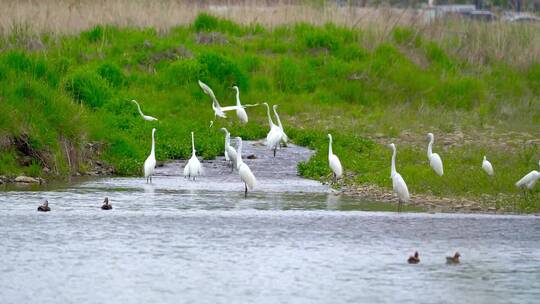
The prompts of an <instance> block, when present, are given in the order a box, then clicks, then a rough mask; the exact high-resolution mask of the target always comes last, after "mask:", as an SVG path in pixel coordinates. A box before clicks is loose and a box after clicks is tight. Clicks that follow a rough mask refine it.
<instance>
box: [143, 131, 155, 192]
mask: <svg viewBox="0 0 540 304" xmlns="http://www.w3.org/2000/svg"><path fill="white" fill-rule="evenodd" d="M154 133H156V128H153V129H152V150H151V151H150V155H148V157H147V158H146V160H145V161H144V177H146V183H148V181H150V183H151V182H152V175H153V174H154V170H155V169H156V142H155V140H154Z"/></svg>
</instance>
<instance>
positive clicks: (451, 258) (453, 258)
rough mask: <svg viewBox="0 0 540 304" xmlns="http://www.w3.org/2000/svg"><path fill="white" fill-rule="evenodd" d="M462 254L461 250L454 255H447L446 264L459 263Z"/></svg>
mask: <svg viewBox="0 0 540 304" xmlns="http://www.w3.org/2000/svg"><path fill="white" fill-rule="evenodd" d="M460 256H461V255H460V254H459V252H456V253H455V254H454V256H449V257H446V264H459V257H460Z"/></svg>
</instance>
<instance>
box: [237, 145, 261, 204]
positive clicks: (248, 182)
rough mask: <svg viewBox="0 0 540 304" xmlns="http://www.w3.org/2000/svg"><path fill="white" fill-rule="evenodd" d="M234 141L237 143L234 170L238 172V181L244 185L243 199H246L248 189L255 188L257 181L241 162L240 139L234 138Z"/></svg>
mask: <svg viewBox="0 0 540 304" xmlns="http://www.w3.org/2000/svg"><path fill="white" fill-rule="evenodd" d="M236 141H237V142H238V155H237V159H236V160H237V163H236V169H237V170H238V175H240V180H242V182H243V183H244V187H245V191H244V197H247V193H248V189H249V190H253V188H255V186H256V185H257V179H255V175H253V173H252V172H251V169H250V168H249V166H248V165H247V164H246V163H244V162H243V161H242V138H240V137H236Z"/></svg>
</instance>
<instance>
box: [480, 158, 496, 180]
mask: <svg viewBox="0 0 540 304" xmlns="http://www.w3.org/2000/svg"><path fill="white" fill-rule="evenodd" d="M482 169H484V171H486V173H487V175H489V176H493V175H494V174H495V172H493V166H492V165H491V163H490V162H489V160H487V158H486V156H485V155H484V160H483V161H482Z"/></svg>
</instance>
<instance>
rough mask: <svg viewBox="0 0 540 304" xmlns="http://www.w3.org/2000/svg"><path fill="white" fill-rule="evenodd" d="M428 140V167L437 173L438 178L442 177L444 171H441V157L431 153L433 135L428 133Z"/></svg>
mask: <svg viewBox="0 0 540 304" xmlns="http://www.w3.org/2000/svg"><path fill="white" fill-rule="evenodd" d="M428 139H429V144H428V148H427V156H428V159H429V165H430V166H431V168H433V170H434V171H435V173H437V174H438V175H439V176H442V175H443V173H444V171H443V163H442V160H441V157H440V156H439V154H437V153H432V152H431V147H432V146H433V142H434V141H435V138H434V137H433V133H428Z"/></svg>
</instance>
